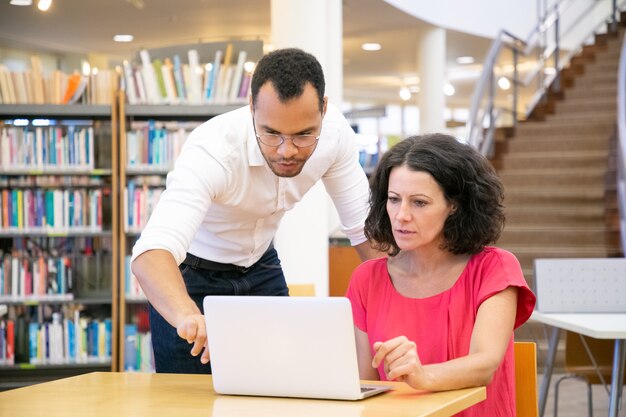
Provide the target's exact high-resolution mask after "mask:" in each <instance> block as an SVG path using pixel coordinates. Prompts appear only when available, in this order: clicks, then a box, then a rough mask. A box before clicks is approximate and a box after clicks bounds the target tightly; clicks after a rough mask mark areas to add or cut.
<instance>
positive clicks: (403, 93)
mask: <svg viewBox="0 0 626 417" xmlns="http://www.w3.org/2000/svg"><path fill="white" fill-rule="evenodd" d="M398 94H399V95H400V98H401V99H402V100H404V101H409V100H410V99H411V91H410V90H409V89H408V88H406V87H402V88H401V89H400V91H399V92H398Z"/></svg>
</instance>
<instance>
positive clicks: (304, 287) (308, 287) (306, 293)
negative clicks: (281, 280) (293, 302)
mask: <svg viewBox="0 0 626 417" xmlns="http://www.w3.org/2000/svg"><path fill="white" fill-rule="evenodd" d="M287 287H288V288H289V295H290V296H292V297H313V296H315V284H287Z"/></svg>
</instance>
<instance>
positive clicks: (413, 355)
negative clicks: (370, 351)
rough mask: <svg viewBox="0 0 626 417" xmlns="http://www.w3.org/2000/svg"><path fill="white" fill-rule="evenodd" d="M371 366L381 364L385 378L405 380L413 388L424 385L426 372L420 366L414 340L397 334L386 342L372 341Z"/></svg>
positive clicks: (419, 387)
mask: <svg viewBox="0 0 626 417" xmlns="http://www.w3.org/2000/svg"><path fill="white" fill-rule="evenodd" d="M374 351H375V354H374V357H373V358H372V366H373V367H374V368H378V367H379V366H380V364H381V363H382V364H383V369H384V372H385V375H386V376H387V379H389V380H390V381H400V382H405V383H407V384H408V385H410V386H411V387H413V388H415V389H421V388H422V387H423V386H424V382H425V378H426V373H425V372H424V368H423V367H422V363H421V362H420V359H419V356H418V354H417V347H416V345H415V342H413V341H411V340H409V339H407V338H406V336H398V337H396V338H393V339H390V340H387V341H386V342H376V343H374Z"/></svg>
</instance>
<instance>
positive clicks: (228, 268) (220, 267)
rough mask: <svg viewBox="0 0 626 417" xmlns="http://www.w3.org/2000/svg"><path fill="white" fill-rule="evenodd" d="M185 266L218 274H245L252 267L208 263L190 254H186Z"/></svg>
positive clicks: (206, 260)
mask: <svg viewBox="0 0 626 417" xmlns="http://www.w3.org/2000/svg"><path fill="white" fill-rule="evenodd" d="M183 263H184V264H185V265H189V266H191V267H192V268H199V269H208V270H210V271H219V272H241V273H244V274H245V273H246V272H248V270H249V269H250V268H252V266H254V265H252V266H249V267H246V266H239V265H233V264H222V263H219V262H213V261H209V260H208V259H202V258H198V257H197V256H194V255H192V254H190V253H188V254H187V257H186V258H185V260H184V261H183Z"/></svg>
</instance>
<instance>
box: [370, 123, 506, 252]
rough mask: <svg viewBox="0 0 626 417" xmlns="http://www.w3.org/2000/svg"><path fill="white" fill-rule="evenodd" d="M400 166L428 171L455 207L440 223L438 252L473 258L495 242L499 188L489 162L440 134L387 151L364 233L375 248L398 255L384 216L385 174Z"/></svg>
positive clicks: (500, 206)
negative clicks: (468, 255)
mask: <svg viewBox="0 0 626 417" xmlns="http://www.w3.org/2000/svg"><path fill="white" fill-rule="evenodd" d="M399 166H406V167H407V168H409V169H410V170H412V171H422V172H427V173H429V174H430V175H431V176H432V177H433V178H434V180H435V181H436V182H437V184H439V186H440V187H441V190H442V191H443V194H444V197H445V198H446V200H447V201H448V202H450V203H453V204H454V205H455V206H456V210H455V211H454V212H453V213H452V214H450V216H449V217H448V218H447V219H446V221H445V223H444V227H443V240H444V242H443V243H442V249H446V250H448V251H450V252H451V253H454V254H475V253H478V252H480V251H481V250H482V249H483V248H484V247H485V245H487V244H489V243H494V242H495V241H496V240H498V238H499V237H500V233H501V232H502V228H503V227H504V221H505V215H504V207H503V200H504V188H503V186H502V183H501V182H500V179H499V177H498V175H497V174H496V172H495V170H494V169H493V167H492V165H491V163H490V162H489V161H488V160H487V159H486V158H485V157H484V156H483V155H481V154H480V152H478V151H477V150H476V149H474V147H472V146H470V145H468V144H467V143H462V142H459V141H458V140H457V139H456V138H454V137H452V136H448V135H444V134H430V135H423V136H412V137H409V138H407V139H405V140H403V141H401V142H399V143H398V144H397V145H395V146H394V147H392V148H391V149H390V150H389V151H387V153H385V155H383V157H382V158H381V160H380V163H379V164H378V167H377V168H376V171H375V173H374V176H373V177H372V179H371V180H370V190H371V194H370V212H369V214H368V216H367V219H366V220H365V235H366V236H367V237H368V239H371V240H373V241H374V242H375V245H377V249H378V250H381V251H383V252H387V253H389V254H390V255H391V256H395V255H397V254H398V253H399V252H400V248H399V247H398V245H397V244H396V242H395V239H394V238H393V233H392V228H391V222H390V219H389V216H388V214H387V192H388V190H389V175H390V173H391V170H392V169H393V168H395V167H399Z"/></svg>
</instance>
